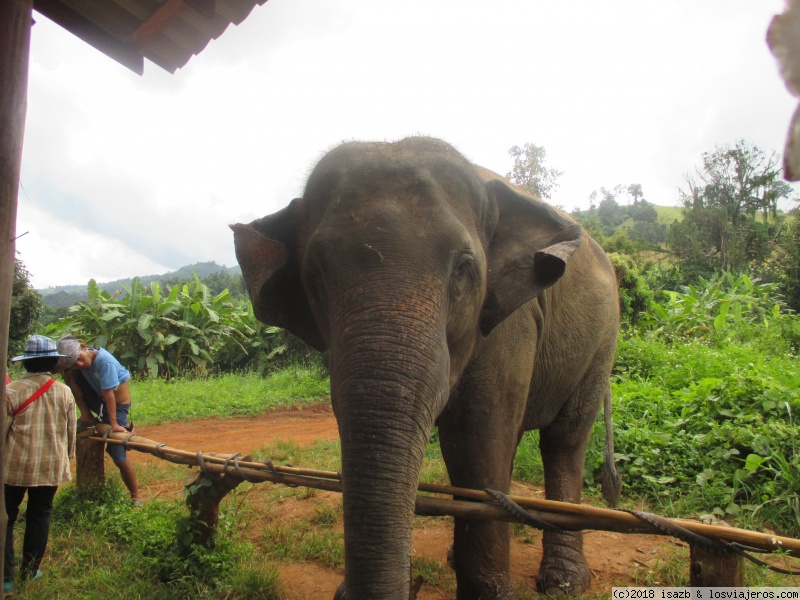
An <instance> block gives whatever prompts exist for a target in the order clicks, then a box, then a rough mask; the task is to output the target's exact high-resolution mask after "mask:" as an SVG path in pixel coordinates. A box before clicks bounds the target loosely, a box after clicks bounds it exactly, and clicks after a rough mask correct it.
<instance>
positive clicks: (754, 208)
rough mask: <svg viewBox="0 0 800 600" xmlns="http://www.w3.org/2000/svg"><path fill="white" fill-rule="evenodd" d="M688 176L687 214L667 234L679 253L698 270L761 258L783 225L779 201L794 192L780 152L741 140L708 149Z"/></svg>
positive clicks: (735, 267)
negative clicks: (783, 171) (781, 164)
mask: <svg viewBox="0 0 800 600" xmlns="http://www.w3.org/2000/svg"><path fill="white" fill-rule="evenodd" d="M686 181H687V184H688V191H683V190H681V197H682V200H683V205H684V209H683V220H682V221H681V222H679V223H676V224H674V225H673V226H672V227H671V228H670V232H669V237H668V242H669V245H670V248H671V249H672V251H673V252H674V253H675V254H676V255H677V257H678V259H679V260H680V261H682V262H683V263H685V264H686V265H687V266H688V267H689V270H692V271H696V272H697V273H698V274H710V273H712V272H713V271H714V270H715V269H721V270H724V271H746V270H748V269H749V268H752V267H753V266H754V265H755V264H759V263H763V262H764V261H765V260H766V259H767V257H768V256H769V255H770V253H771V252H772V246H773V243H774V241H775V239H776V236H778V235H779V234H780V231H781V227H780V226H779V224H778V223H777V221H778V220H779V219H780V217H779V215H778V211H777V206H778V201H779V200H780V199H781V198H786V197H788V196H789V195H790V194H791V192H792V188H791V187H790V186H789V185H788V184H787V183H786V182H785V181H783V180H782V179H781V170H780V167H779V156H778V155H777V154H776V153H775V152H772V153H771V154H769V155H767V154H765V153H764V152H763V151H762V150H761V149H760V148H758V147H757V146H754V145H751V144H749V143H747V142H745V141H744V140H740V141H738V142H736V144H735V145H734V146H730V145H728V146H722V147H717V148H716V149H715V150H714V151H713V152H706V153H704V154H703V158H702V168H698V169H697V170H696V175H695V176H688V175H687V177H686Z"/></svg>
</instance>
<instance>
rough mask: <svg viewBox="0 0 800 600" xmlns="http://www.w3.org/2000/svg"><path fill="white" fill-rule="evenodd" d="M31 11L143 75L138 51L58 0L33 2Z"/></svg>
mask: <svg viewBox="0 0 800 600" xmlns="http://www.w3.org/2000/svg"><path fill="white" fill-rule="evenodd" d="M33 9H34V10H35V11H36V12H38V13H40V14H42V15H44V16H45V17H47V18H48V19H50V20H51V21H53V22H54V23H57V24H58V25H60V26H61V27H63V28H64V29H66V30H67V31H69V32H71V33H72V34H74V35H76V36H77V37H79V38H80V39H82V40H83V41H84V42H86V43H87V44H89V45H90V46H93V47H94V48H96V49H98V50H100V52H102V53H103V54H105V55H106V56H108V57H110V58H113V59H114V60H116V61H117V62H118V63H120V64H121V65H123V66H125V67H128V68H129V69H130V70H131V71H133V72H134V73H136V74H138V75H141V74H142V73H144V56H142V53H141V52H139V50H137V49H136V48H134V47H133V46H131V45H129V44H125V43H123V42H120V41H119V40H117V39H116V38H114V37H113V36H112V35H111V34H109V33H107V32H105V31H103V30H102V29H100V28H99V27H97V25H95V24H94V23H92V22H91V21H88V20H87V19H85V18H84V17H82V16H81V15H80V14H79V13H77V12H75V11H74V10H72V9H71V8H69V7H67V6H65V5H64V4H62V3H61V2H59V1H58V0H34V2H33Z"/></svg>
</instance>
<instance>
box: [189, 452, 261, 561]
mask: <svg viewBox="0 0 800 600" xmlns="http://www.w3.org/2000/svg"><path fill="white" fill-rule="evenodd" d="M207 456H220V457H223V458H227V456H226V455H220V454H213V453H211V454H208V455H207ZM241 459H242V460H243V461H249V460H250V457H249V456H241ZM242 481H243V480H242V479H241V478H240V477H236V476H234V475H231V474H229V473H228V474H223V473H213V472H210V471H205V472H203V471H199V470H198V471H192V472H191V473H189V474H188V475H187V476H186V477H184V478H183V487H184V488H186V490H187V491H188V494H187V496H186V505H187V506H188V507H189V511H190V512H191V515H192V521H193V523H192V542H193V543H196V544H201V545H203V546H205V547H207V548H210V547H212V546H213V544H214V534H215V532H216V529H217V524H218V523H219V504H220V502H222V499H223V498H224V497H225V496H226V495H227V494H228V492H231V491H233V490H234V489H236V486H237V485H239V484H240V483H241V482H242Z"/></svg>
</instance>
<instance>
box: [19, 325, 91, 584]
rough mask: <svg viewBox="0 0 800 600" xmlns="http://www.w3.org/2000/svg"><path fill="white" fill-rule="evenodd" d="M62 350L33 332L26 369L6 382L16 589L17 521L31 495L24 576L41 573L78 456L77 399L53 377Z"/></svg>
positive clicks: (27, 346)
mask: <svg viewBox="0 0 800 600" xmlns="http://www.w3.org/2000/svg"><path fill="white" fill-rule="evenodd" d="M61 356H62V355H61V354H59V353H58V350H57V349H56V343H55V341H54V340H52V339H50V338H49V337H45V336H43V335H34V336H32V337H31V338H29V339H28V341H27V343H26V344H25V352H24V354H22V355H21V356H15V357H14V358H12V359H11V360H12V361H13V362H17V361H22V363H23V365H24V366H25V370H26V371H27V374H26V375H23V376H22V377H20V378H19V379H17V380H16V381H12V382H11V383H9V384H8V385H7V386H6V430H5V432H4V434H5V439H6V451H5V457H4V468H5V490H4V491H5V502H6V513H7V514H8V525H7V528H6V547H5V559H4V564H3V591H4V592H5V593H9V592H11V591H13V588H14V572H15V569H16V562H15V557H14V523H15V522H16V520H17V516H18V515H19V507H20V504H21V503H22V499H23V498H24V496H25V494H26V493H27V494H28V510H27V512H26V513H25V537H24V540H23V544H22V567H21V569H20V571H21V574H20V575H21V579H22V580H23V581H25V580H31V579H38V578H39V577H41V576H42V572H41V571H40V570H39V565H40V564H41V562H42V557H43V556H44V552H45V549H46V548H47V540H48V537H49V534H50V513H51V512H52V509H53V498H54V497H55V495H56V490H57V489H58V486H59V485H60V484H62V483H65V482H67V481H69V480H70V479H71V478H72V477H71V475H70V470H69V461H70V460H71V459H72V458H73V457H74V456H75V429H76V423H75V398H74V397H73V395H72V391H71V390H70V389H69V387H68V386H67V385H65V384H63V383H61V382H57V381H55V380H54V379H53V373H55V372H56V368H57V366H58V359H59V357H61Z"/></svg>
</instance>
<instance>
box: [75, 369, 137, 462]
mask: <svg viewBox="0 0 800 600" xmlns="http://www.w3.org/2000/svg"><path fill="white" fill-rule="evenodd" d="M74 377H75V381H76V383H77V384H78V387H80V389H81V392H83V397H84V399H85V400H86V404H87V405H88V406H89V410H91V411H92V412H93V413H94V414H95V415H99V416H100V421H101V422H103V423H105V424H106V425H110V424H111V421H110V420H109V418H108V414H106V410H105V408H106V405H105V402H103V400H102V398H100V395H99V394H98V393H97V392H95V391H94V388H93V387H92V386H91V385H90V384H89V382H88V381H86V378H85V377H84V376H83V373H81V372H80V371H78V372H76V373H75V375H74ZM130 410H131V405H130V404H117V425H121V426H122V427H125V426H126V425H127V424H128V413H129V412H130ZM106 453H107V454H108V455H109V456H110V457H111V460H113V461H114V462H115V463H119V462H125V461H126V460H128V451H127V450H126V449H125V446H122V445H119V444H106Z"/></svg>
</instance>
